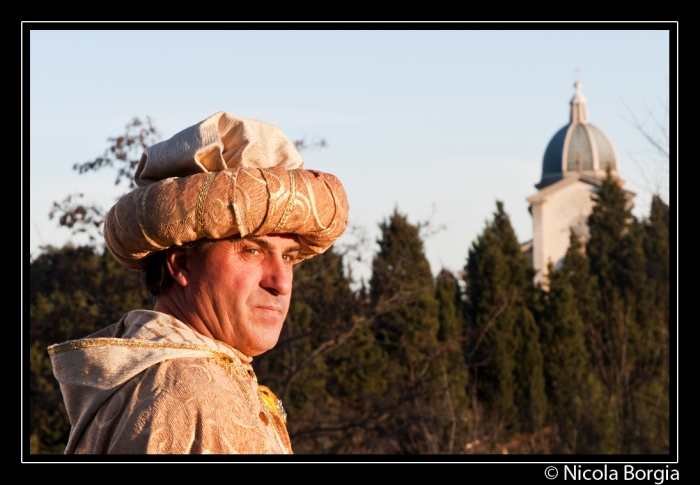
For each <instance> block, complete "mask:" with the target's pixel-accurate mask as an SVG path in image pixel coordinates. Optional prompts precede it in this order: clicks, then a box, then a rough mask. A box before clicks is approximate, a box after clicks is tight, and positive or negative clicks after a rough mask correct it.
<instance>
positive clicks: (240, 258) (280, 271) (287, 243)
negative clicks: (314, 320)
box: [187, 235, 299, 357]
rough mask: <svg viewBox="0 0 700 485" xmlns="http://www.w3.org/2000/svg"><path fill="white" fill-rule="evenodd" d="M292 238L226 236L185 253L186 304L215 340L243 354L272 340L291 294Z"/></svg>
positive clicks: (263, 349)
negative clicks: (186, 268)
mask: <svg viewBox="0 0 700 485" xmlns="http://www.w3.org/2000/svg"><path fill="white" fill-rule="evenodd" d="M298 253H299V244H298V243H297V241H296V238H295V237H294V236H290V235H269V236H260V237H248V238H227V239H221V240H218V241H215V242H214V243H213V245H212V246H211V247H209V248H208V249H206V250H203V251H194V252H191V253H189V254H188V258H187V266H188V270H189V272H190V278H191V284H190V285H188V286H189V288H188V289H189V291H188V296H187V299H188V303H189V306H190V307H191V308H193V309H195V312H196V313H197V314H198V315H199V316H200V318H201V319H202V321H203V322H204V325H206V327H207V329H208V330H209V332H208V333H210V334H211V336H213V337H214V338H216V339H217V340H220V341H222V342H225V343H227V344H229V345H231V346H232V347H235V348H237V349H238V350H240V351H241V352H243V353H244V354H246V355H248V356H251V357H252V356H255V355H259V354H262V353H263V352H266V351H267V350H270V349H271V348H272V347H274V346H275V345H276V344H277V339H278V338H279V335H280V332H281V330H282V324H283V323H284V319H285V317H286V316H287V311H288V310H289V301H290V299H291V296H292V263H293V262H294V260H295V259H296V257H297V255H298Z"/></svg>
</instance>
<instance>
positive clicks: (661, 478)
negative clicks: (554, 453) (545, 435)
mask: <svg viewBox="0 0 700 485" xmlns="http://www.w3.org/2000/svg"><path fill="white" fill-rule="evenodd" d="M678 479H679V478H678V470H674V469H671V468H669V466H668V465H666V466H663V465H660V466H659V467H658V468H650V467H643V468H642V467H639V468H635V467H634V466H632V465H625V467H624V469H623V471H622V473H620V472H618V471H617V470H616V469H614V468H611V469H608V465H604V466H603V468H586V467H582V466H581V465H575V466H569V465H564V480H644V481H651V480H653V481H654V483H655V484H656V485H661V484H662V483H664V482H665V481H667V480H678Z"/></svg>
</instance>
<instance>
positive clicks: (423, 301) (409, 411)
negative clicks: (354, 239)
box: [370, 210, 451, 453]
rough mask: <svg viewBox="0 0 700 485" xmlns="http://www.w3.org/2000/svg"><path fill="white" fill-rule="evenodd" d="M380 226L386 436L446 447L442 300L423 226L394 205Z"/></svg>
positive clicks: (374, 298) (409, 444)
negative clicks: (440, 335)
mask: <svg viewBox="0 0 700 485" xmlns="http://www.w3.org/2000/svg"><path fill="white" fill-rule="evenodd" d="M379 228H380V230H381V237H380V239H379V240H378V241H377V243H378V244H379V251H378V252H377V255H376V256H375V258H374V260H373V262H372V277H371V280H370V301H371V306H372V308H373V309H374V310H373V311H374V312H375V317H374V323H373V329H374V332H375V336H376V340H377V343H378V344H379V345H380V346H381V348H382V350H383V355H384V358H385V360H386V362H387V367H388V372H389V374H388V378H389V381H390V387H389V389H388V390H387V395H386V396H385V399H387V400H388V402H389V403H391V406H392V411H391V413H390V415H389V416H388V417H387V420H386V427H385V433H386V435H385V438H386V439H387V440H390V441H392V442H393V443H394V444H395V445H396V446H397V451H400V452H408V453H424V452H428V453H438V452H442V451H444V446H445V443H444V439H443V438H444V429H445V427H448V426H449V427H451V420H450V419H449V418H448V417H447V416H448V413H447V412H446V411H445V401H444V385H443V379H442V365H441V364H442V360H441V352H440V350H441V346H440V344H439V341H438V339H437V334H438V331H439V325H440V322H439V320H438V312H439V304H438V301H437V300H436V298H435V293H434V286H433V276H432V274H431V272H430V265H429V264H428V260H427V259H426V257H425V254H424V249H423V241H422V240H421V238H420V231H419V228H418V227H417V226H414V225H412V224H410V223H409V222H408V220H407V218H406V216H405V215H402V214H400V213H399V212H398V210H394V213H393V214H392V215H391V216H390V217H389V218H388V220H386V221H384V222H382V223H381V224H380V226H379Z"/></svg>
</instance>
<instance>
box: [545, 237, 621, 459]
mask: <svg viewBox="0 0 700 485" xmlns="http://www.w3.org/2000/svg"><path fill="white" fill-rule="evenodd" d="M571 240H572V245H571V246H570V247H569V250H568V252H567V255H566V257H565V258H566V259H568V258H569V253H572V257H574V258H576V257H579V256H581V254H580V247H581V246H580V244H576V243H577V241H578V238H577V237H576V235H575V234H574V233H573V231H572V233H571ZM566 259H565V261H566ZM565 265H566V263H565ZM548 274H549V279H550V281H549V291H548V292H547V293H546V296H545V309H544V313H543V318H542V320H541V322H542V323H541V334H540V335H541V342H542V348H543V349H544V351H545V352H544V356H545V376H546V383H547V395H548V397H549V412H550V416H551V420H552V422H553V423H554V424H555V425H556V429H557V433H558V436H559V439H560V441H561V443H562V444H563V448H564V449H563V451H565V452H568V453H611V452H614V451H615V441H614V440H615V434H614V432H615V430H614V426H613V423H612V416H611V415H610V412H609V409H608V405H607V399H606V397H605V395H604V393H603V390H602V385H601V384H600V381H599V379H598V377H597V374H596V372H595V370H594V368H593V365H592V363H591V358H590V355H589V353H588V348H587V346H586V337H585V328H584V324H583V319H582V318H581V316H580V313H579V310H578V308H577V304H576V303H577V302H576V297H575V294H574V288H573V286H572V284H571V282H570V280H569V277H568V274H567V272H566V270H565V269H563V270H561V271H555V270H554V267H553V266H552V265H551V264H550V265H549V268H548Z"/></svg>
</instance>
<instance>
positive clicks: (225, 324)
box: [49, 112, 348, 453]
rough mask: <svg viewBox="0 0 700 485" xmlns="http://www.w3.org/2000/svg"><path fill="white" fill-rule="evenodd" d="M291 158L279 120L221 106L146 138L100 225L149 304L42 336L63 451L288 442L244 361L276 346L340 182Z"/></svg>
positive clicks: (339, 197) (324, 244)
mask: <svg viewBox="0 0 700 485" xmlns="http://www.w3.org/2000/svg"><path fill="white" fill-rule="evenodd" d="M302 167H303V160H302V159H301V156H300V155H299V154H298V152H297V151H296V149H295V148H294V145H293V144H292V142H291V141H290V140H289V139H288V138H287V137H286V136H285V135H284V134H282V133H281V132H280V131H279V130H278V129H277V128H275V127H273V126H270V125H267V124H265V123H262V122H259V121H256V120H250V119H246V118H242V117H239V116H236V115H233V114H231V113H226V112H220V113H217V114H215V115H213V116H211V117H210V118H207V119H206V120H204V121H202V122H200V123H198V124H197V125H194V126H192V127H190V128H187V129H186V130H183V131H182V132H180V133H178V134H176V135H175V136H173V137H172V138H171V139H169V140H166V141H164V142H162V143H159V144H156V145H154V146H152V147H149V148H148V149H146V151H145V152H144V155H143V156H142V157H141V161H140V163H139V165H138V167H137V169H136V173H135V176H134V179H135V182H136V185H137V186H138V188H137V189H135V190H134V191H133V192H131V193H129V194H127V195H126V196H124V197H122V198H121V199H120V200H119V201H118V202H117V204H116V205H115V206H114V207H112V209H111V210H110V211H109V214H108V216H107V219H106V221H105V228H104V235H105V243H106V245H107V247H108V248H109V250H110V251H111V252H112V254H113V255H114V256H115V257H116V258H117V260H118V261H119V262H120V263H122V264H123V265H124V266H126V267H128V268H132V269H136V270H139V271H142V272H144V274H145V280H146V284H147V287H148V289H149V291H150V292H151V294H153V295H154V296H156V304H155V308H154V310H152V311H150V310H134V311H132V312H129V313H127V314H126V315H124V316H123V317H122V319H121V320H120V321H119V322H117V323H115V324H113V325H110V326H109V327H107V328H105V329H103V330H101V331H99V332H97V333H95V334H93V335H90V336H89V337H86V338H84V339H81V340H75V341H70V342H65V343H62V344H57V345H52V346H51V347H49V354H50V356H51V361H52V364H53V368H54V375H55V376H56V378H57V379H58V381H59V383H60V385H61V392H62V393H63V396H64V402H65V404H66V410H67V412H68V416H69V418H70V421H71V434H70V438H69V441H68V445H67V447H66V453H291V452H292V449H291V445H290V442H289V436H288V434H287V430H286V414H285V412H284V408H283V407H282V403H281V401H280V400H278V399H277V398H276V397H275V396H274V394H273V393H272V392H271V391H270V390H269V389H267V388H266V387H264V386H260V385H258V382H257V379H256V377H255V374H254V372H253V368H252V366H251V361H252V358H253V357H255V356H257V355H260V354H262V353H263V352H265V351H267V350H269V349H271V348H272V347H274V346H275V344H276V343H277V340H278V338H279V334H280V331H281V329H282V325H283V323H284V319H285V317H286V314H287V310H288V308H289V302H290V298H291V290H292V266H293V264H295V263H297V262H299V261H302V260H303V259H307V258H310V257H312V256H314V255H315V254H319V253H321V252H323V251H325V250H326V249H328V247H330V245H331V244H332V243H333V241H335V240H336V239H337V238H338V237H340V235H341V234H342V233H343V231H344V230H345V227H346V226H347V213H348V205H347V199H346V196H345V192H344V190H343V187H342V185H341V184H340V182H339V181H338V179H337V178H335V177H334V176H332V175H330V174H324V173H321V172H317V171H310V170H303V169H302Z"/></svg>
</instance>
